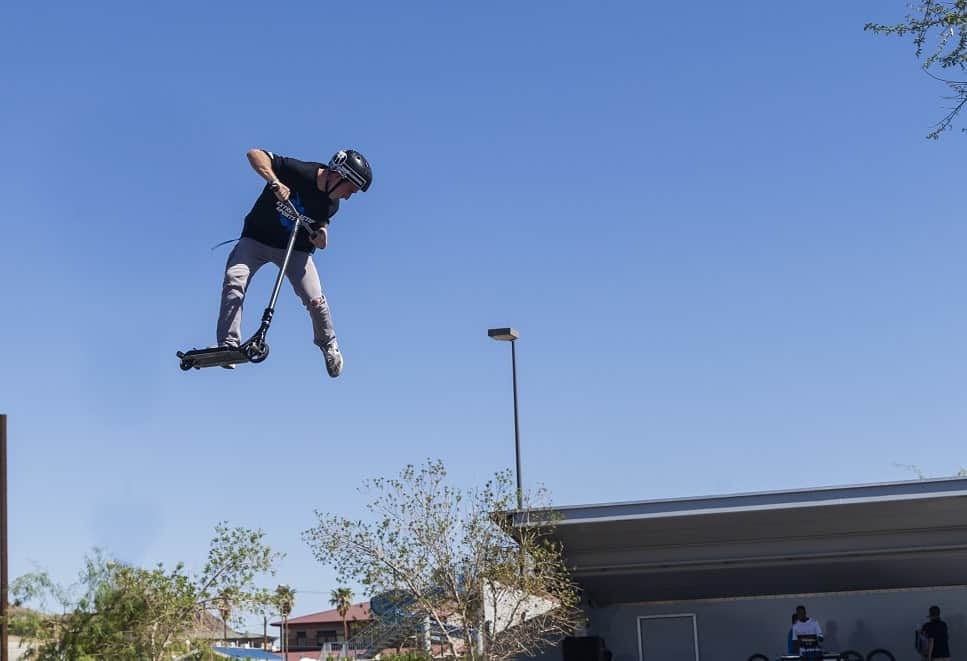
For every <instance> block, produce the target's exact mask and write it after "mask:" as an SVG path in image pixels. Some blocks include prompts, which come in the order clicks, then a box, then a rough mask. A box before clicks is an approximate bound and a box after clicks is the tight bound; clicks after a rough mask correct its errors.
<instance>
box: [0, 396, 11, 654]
mask: <svg viewBox="0 0 967 661" xmlns="http://www.w3.org/2000/svg"><path fill="white" fill-rule="evenodd" d="M9 561H10V559H9V557H8V556H7V416H6V415H5V414H3V413H0V661H10V657H9V656H8V655H9V654H10V641H9V629H10V626H9V625H8V624H7V616H8V615H10V608H9V605H8V603H7V589H8V588H9V587H10V580H9V576H8V575H7V570H8V568H9Z"/></svg>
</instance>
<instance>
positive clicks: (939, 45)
mask: <svg viewBox="0 0 967 661" xmlns="http://www.w3.org/2000/svg"><path fill="white" fill-rule="evenodd" d="M864 29H865V30H867V31H869V32H873V33H876V34H886V35H894V36H897V37H909V38H911V39H912V41H913V46H914V53H915V54H916V56H917V58H918V59H920V58H922V62H921V65H920V66H921V68H922V69H923V70H924V71H925V72H926V73H927V75H929V76H930V77H932V78H934V79H936V80H937V81H938V82H941V83H943V84H944V85H946V86H947V88H948V89H949V90H950V91H951V92H952V93H953V95H952V96H949V97H946V98H947V100H948V101H950V103H951V105H950V106H949V107H948V108H947V114H946V115H945V116H944V117H943V119H941V120H940V121H939V122H937V123H936V124H935V125H934V126H933V130H931V131H930V133H929V134H927V137H928V138H931V139H934V140H936V139H937V138H939V137H940V134H941V133H943V132H944V131H946V130H947V129H949V128H950V127H951V126H952V125H953V123H954V120H956V118H957V116H958V115H959V114H960V111H961V110H962V109H963V107H964V104H967V80H951V79H950V78H949V74H948V73H947V72H948V71H960V72H963V71H964V70H965V69H967V0H953V1H943V2H942V1H940V0H920V1H919V2H918V3H917V4H916V6H915V10H914V12H913V13H910V14H908V15H907V16H906V18H905V19H904V21H903V22H902V23H896V24H880V23H867V24H866V25H865V26H864ZM934 71H938V72H939V74H940V75H938V74H936V73H934ZM962 130H967V129H962Z"/></svg>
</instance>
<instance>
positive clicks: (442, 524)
mask: <svg viewBox="0 0 967 661" xmlns="http://www.w3.org/2000/svg"><path fill="white" fill-rule="evenodd" d="M363 490H364V491H365V492H366V493H367V494H368V495H369V496H370V503H369V505H368V508H369V511H370V513H371V515H372V517H371V518H372V520H371V521H368V522H364V521H351V520H348V519H345V518H342V517H339V516H337V515H333V514H324V513H320V512H316V516H317V518H318V525H317V526H315V527H314V528H311V529H309V530H307V531H305V533H303V537H304V539H305V540H306V542H307V543H308V545H309V546H310V547H311V548H312V550H313V553H314V554H315V557H316V558H317V559H318V560H319V561H321V562H324V563H326V564H329V565H332V566H333V567H334V568H335V569H336V570H337V572H338V574H339V576H340V579H341V580H344V581H347V582H348V581H358V582H359V583H360V584H362V585H365V586H366V587H367V588H369V589H370V590H371V592H372V593H373V594H377V593H382V594H395V595H404V597H405V598H404V599H402V600H401V601H402V603H401V604H400V608H401V609H403V610H405V611H406V615H405V617H406V619H407V620H409V621H416V622H420V623H422V624H423V626H424V635H426V634H427V633H428V632H427V631H426V629H430V630H432V631H433V632H434V633H435V634H436V635H437V636H439V637H440V639H441V640H442V641H445V644H446V646H447V647H449V648H450V650H451V651H452V652H453V653H454V654H458V655H460V654H463V655H466V656H467V657H469V658H470V659H472V660H474V661H476V660H478V659H481V658H490V659H493V660H495V661H498V660H500V659H509V658H511V657H513V656H516V655H520V654H527V655H533V654H537V653H539V652H540V651H541V650H543V649H545V648H546V647H548V646H549V645H553V644H555V643H556V642H557V641H558V640H559V639H560V638H561V637H562V636H564V635H566V634H567V633H569V632H570V631H571V628H572V623H573V622H574V616H575V608H576V606H577V603H578V593H577V588H576V586H575V584H574V582H573V581H572V579H571V578H570V575H569V572H568V570H567V567H566V566H565V563H564V559H563V555H562V553H561V549H560V547H559V546H557V545H556V544H555V543H554V542H553V541H551V539H550V537H549V536H548V535H547V532H548V531H549V529H550V528H551V527H553V525H554V521H555V518H556V517H555V515H554V512H553V510H552V509H551V508H550V506H549V503H548V502H547V494H546V492H544V491H540V492H538V493H537V494H525V507H524V509H523V510H522V511H521V512H518V513H517V514H515V515H514V516H516V517H517V518H516V519H513V518H512V517H511V513H512V511H513V510H516V499H517V492H516V486H515V484H514V482H513V480H512V479H511V474H510V471H504V472H501V473H498V474H496V475H495V476H494V478H493V479H492V480H490V481H488V482H487V483H486V484H485V485H483V486H482V487H480V488H477V489H472V490H463V489H459V488H456V487H453V486H450V485H448V484H447V483H446V470H445V469H444V467H443V464H442V463H441V462H434V461H428V462H427V463H426V464H425V465H424V466H421V467H419V468H416V467H414V466H407V467H406V468H405V469H404V470H403V471H402V472H401V474H400V475H399V477H397V478H376V479H373V480H369V481H367V482H365V483H364V487H363ZM522 522H523V524H522ZM524 524H526V525H524Z"/></svg>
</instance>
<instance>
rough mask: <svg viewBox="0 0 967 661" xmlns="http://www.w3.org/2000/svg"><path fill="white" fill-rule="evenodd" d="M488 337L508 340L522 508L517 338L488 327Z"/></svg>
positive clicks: (511, 332) (507, 330) (515, 334)
mask: <svg viewBox="0 0 967 661" xmlns="http://www.w3.org/2000/svg"><path fill="white" fill-rule="evenodd" d="M487 335H488V337H492V338H493V339H495V340H498V341H501V342H510V365H511V373H512V374H513V378H514V456H515V457H516V459H517V509H524V487H523V484H522V482H521V477H520V423H519V422H518V420H517V344H516V342H517V338H519V337H520V333H518V332H517V331H516V330H514V329H513V328H489V329H487Z"/></svg>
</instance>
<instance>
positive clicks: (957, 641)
mask: <svg viewBox="0 0 967 661" xmlns="http://www.w3.org/2000/svg"><path fill="white" fill-rule="evenodd" d="M557 512H558V513H559V514H560V516H561V518H560V520H559V521H557V523H556V527H555V528H554V530H553V532H552V533H551V534H552V535H553V537H554V538H556V539H557V540H558V541H560V542H561V543H562V545H563V547H564V549H565V554H566V557H567V561H568V563H569V565H570V566H571V567H572V568H573V572H574V577H575V578H576V580H577V581H578V583H579V584H580V585H581V587H582V590H583V594H584V606H585V612H586V614H587V616H588V633H589V634H590V635H597V636H601V637H603V638H604V639H605V643H606V645H607V647H608V649H610V650H611V652H612V654H613V655H614V661H698V660H699V659H703V660H705V661H716V660H718V659H721V660H722V661H729V660H733V659H740V660H744V659H748V658H749V657H750V656H751V655H753V654H754V653H760V654H762V655H763V656H765V657H766V658H769V659H774V658H777V657H778V656H779V655H780V654H782V653H783V652H784V651H785V645H786V636H787V632H788V630H789V626H790V619H791V618H790V616H791V613H792V612H793V610H794V609H795V607H796V606H797V605H799V604H803V605H805V606H807V610H808V611H809V613H810V614H811V615H812V616H813V618H814V619H816V620H817V621H818V622H819V623H820V624H821V625H822V626H823V629H824V631H825V632H826V634H827V635H826V639H825V641H824V642H825V645H824V646H825V647H826V649H834V648H835V649H839V650H842V649H846V648H851V649H855V650H856V651H858V652H859V653H861V654H862V655H863V657H864V658H865V657H866V656H867V655H868V654H869V653H870V652H873V651H874V650H876V649H885V650H890V651H892V653H893V654H894V655H895V656H896V658H898V659H899V658H906V657H910V656H911V654H915V651H914V649H913V643H912V640H913V636H912V633H913V630H914V629H915V628H916V627H917V626H919V625H921V624H922V623H923V622H924V621H925V620H926V616H927V609H928V607H929V606H931V605H939V606H940V607H941V609H942V617H943V619H944V620H945V621H946V622H947V623H948V625H949V627H950V633H951V644H952V646H953V647H954V650H955V651H954V655H957V654H960V653H964V652H967V589H965V586H967V478H963V477H958V478H948V479H935V480H916V481H906V482H893V483H885V484H868V485H856V486H845V487H826V488H817V489H803V490H790V491H776V492H764V493H746V494H734V495H725V496H711V497H699V498H681V499H669V500H652V501H641V502H628V503H608V504H598V505H583V506H573V507H561V508H557ZM512 516H514V517H515V521H516V523H517V524H518V525H527V523H526V517H525V516H523V515H521V514H513V515H512ZM556 656H557V658H560V652H557V653H556ZM888 658H889V657H888V656H885V655H883V654H882V653H877V654H876V655H874V657H873V659H874V661H880V660H881V659H888Z"/></svg>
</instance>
